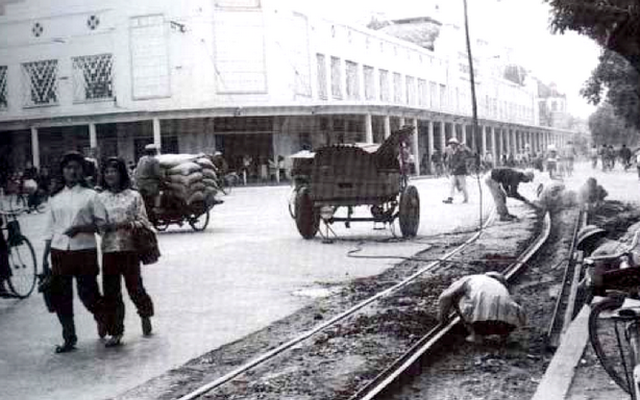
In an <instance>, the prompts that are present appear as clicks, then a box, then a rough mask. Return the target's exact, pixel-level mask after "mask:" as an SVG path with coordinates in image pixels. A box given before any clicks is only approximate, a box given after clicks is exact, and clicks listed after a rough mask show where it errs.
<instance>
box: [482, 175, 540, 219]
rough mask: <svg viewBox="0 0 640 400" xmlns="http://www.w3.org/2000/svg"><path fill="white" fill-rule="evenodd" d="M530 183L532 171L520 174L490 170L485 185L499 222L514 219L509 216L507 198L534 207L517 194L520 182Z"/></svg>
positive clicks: (512, 216)
mask: <svg viewBox="0 0 640 400" xmlns="http://www.w3.org/2000/svg"><path fill="white" fill-rule="evenodd" d="M531 181H533V171H527V172H520V171H517V170H515V169H511V168H494V169H493V170H491V173H490V174H489V176H488V177H487V179H486V180H485V183H486V184H487V186H488V187H489V191H491V195H492V196H493V201H494V202H495V204H496V211H497V212H498V215H499V216H500V221H513V220H514V219H516V217H515V216H514V215H511V214H509V210H508V209H507V197H511V198H514V199H518V200H520V201H522V202H524V203H525V204H528V205H530V206H532V207H536V206H535V205H534V204H533V203H532V202H530V201H529V200H527V199H526V198H524V197H523V196H522V195H520V193H518V185H519V184H520V182H531Z"/></svg>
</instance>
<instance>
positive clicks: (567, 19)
mask: <svg viewBox="0 0 640 400" xmlns="http://www.w3.org/2000/svg"><path fill="white" fill-rule="evenodd" d="M545 2H547V3H549V4H550V5H551V7H552V19H551V28H552V29H553V31H554V32H560V33H564V32H565V31H567V30H571V31H575V32H578V33H580V34H582V35H586V36H588V37H590V38H592V39H594V40H595V41H596V42H598V44H600V45H601V46H602V47H604V48H606V49H608V50H611V51H614V52H616V53H618V54H620V55H621V56H622V57H624V58H625V59H626V60H627V61H629V64H630V65H631V66H632V67H633V68H634V69H635V70H636V71H638V72H640V2H638V1H637V0H545Z"/></svg>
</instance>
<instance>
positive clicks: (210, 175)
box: [200, 168, 218, 180]
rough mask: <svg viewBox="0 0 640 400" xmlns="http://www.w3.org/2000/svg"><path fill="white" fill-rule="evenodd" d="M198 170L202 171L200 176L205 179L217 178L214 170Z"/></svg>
mask: <svg viewBox="0 0 640 400" xmlns="http://www.w3.org/2000/svg"><path fill="white" fill-rule="evenodd" d="M200 172H201V173H202V176H203V177H204V178H205V179H212V180H216V179H218V175H217V174H216V171H214V170H213V169H209V168H203V169H202V171H200Z"/></svg>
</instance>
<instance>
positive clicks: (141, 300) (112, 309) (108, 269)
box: [102, 251, 153, 336]
mask: <svg viewBox="0 0 640 400" xmlns="http://www.w3.org/2000/svg"><path fill="white" fill-rule="evenodd" d="M121 277H122V278H124V284H125V286H126V287H127V292H128V293H129V298H130V299H131V301H132V302H133V304H134V305H135V306H136V308H137V309H138V315H140V317H151V316H153V302H152V301H151V297H150V296H149V294H148V293H147V291H146V290H145V288H144V286H143V284H142V276H141V275H140V261H139V259H138V255H137V253H135V252H133V251H123V252H116V253H104V254H103V255H102V290H103V291H104V300H105V309H106V314H105V316H106V323H107V331H108V333H109V334H110V335H112V336H114V335H122V334H123V333H124V315H125V309H124V302H123V301H122V288H121V282H122V280H121Z"/></svg>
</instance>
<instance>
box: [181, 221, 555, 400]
mask: <svg viewBox="0 0 640 400" xmlns="http://www.w3.org/2000/svg"><path fill="white" fill-rule="evenodd" d="M492 219H493V218H489V219H488V220H487V221H486V225H489V224H490V223H491V222H492ZM550 228H551V223H550V217H549V215H548V214H547V215H545V217H544V221H543V227H542V229H541V233H540V234H539V235H538V237H537V238H536V239H535V240H534V242H533V243H532V244H531V245H529V247H528V248H527V249H526V250H525V251H524V252H522V253H521V254H520V255H519V256H518V257H517V258H516V260H515V261H514V262H512V263H511V264H510V265H509V266H508V267H507V268H506V269H505V270H504V271H503V273H504V274H505V277H506V278H507V280H511V279H513V277H514V276H515V275H516V274H517V273H518V271H519V270H520V269H521V268H522V267H523V266H524V265H525V264H526V263H527V261H528V260H529V259H530V258H531V257H532V256H533V255H534V254H535V253H536V251H537V250H538V249H539V248H540V247H541V246H542V245H543V244H544V243H545V241H546V240H547V238H548V237H549V233H550ZM482 232H483V231H479V232H477V233H475V234H474V235H473V236H471V237H470V238H469V239H468V240H467V241H466V242H464V243H463V244H462V245H460V246H458V247H457V248H455V249H454V250H452V251H450V252H449V253H447V254H446V255H444V256H443V257H441V258H440V259H439V260H437V261H433V262H430V263H429V264H428V265H427V266H425V267H424V268H422V269H420V270H419V271H417V272H416V273H414V274H412V275H411V276H410V277H408V278H406V279H405V280H403V281H402V282H400V283H397V284H396V285H394V286H392V287H390V288H388V289H386V290H384V291H382V292H379V293H377V294H376V295H374V296H372V297H370V298H368V299H366V300H364V301H362V302H360V303H358V304H357V305H355V306H353V307H352V308H350V309H349V310H347V311H345V312H343V313H341V314H339V315H337V316H335V317H333V318H332V319H330V320H328V321H327V322H325V323H323V324H321V325H318V326H316V327H314V328H313V329H311V330H309V331H307V332H305V333H303V334H301V335H299V336H298V337H296V338H294V339H292V340H290V341H288V342H286V343H284V344H282V345H280V346H278V347H277V348H274V349H273V350H271V351H269V352H267V353H264V354H262V355H260V356H259V357H256V358H254V359H253V360H251V361H249V362H248V363H246V364H244V365H242V366H240V367H238V368H236V369H234V370H233V371H231V372H229V373H227V374H225V375H224V376H222V377H220V378H217V379H215V380H214V381H211V382H209V383H207V384H205V385H203V386H201V387H199V388H197V389H196V390H193V391H192V392H190V393H188V394H185V395H183V396H182V397H179V399H178V400H193V399H198V398H201V397H203V396H204V395H205V394H207V393H210V392H212V391H214V390H216V389H218V388H220V387H221V386H223V385H225V384H226V383H228V382H230V381H232V380H234V379H235V378H236V377H238V376H239V375H241V374H245V373H248V372H249V371H250V370H252V369H254V368H256V367H258V366H260V365H263V364H265V363H267V362H268V361H269V360H271V359H273V358H275V357H276V356H278V355H280V354H282V353H284V352H286V351H288V350H289V349H291V348H293V347H295V346H297V345H298V344H300V343H301V342H302V341H305V340H307V339H309V338H310V337H312V336H314V335H316V334H318V333H320V332H322V331H324V330H326V329H327V328H329V327H331V326H335V325H336V324H338V323H339V322H340V321H342V320H344V319H346V318H348V317H350V316H352V315H354V314H355V313H356V312H358V311H360V310H361V309H362V308H364V307H366V306H367V305H369V304H371V303H373V302H375V301H378V300H381V299H383V298H386V297H388V296H389V295H390V294H391V293H393V292H396V291H398V290H399V289H401V288H403V287H405V286H407V285H409V284H410V283H411V282H413V281H414V280H416V279H417V278H418V277H420V276H421V275H423V274H425V273H426V272H429V271H435V270H437V269H438V268H439V267H441V265H442V264H446V263H447V262H451V261H452V260H451V259H452V257H453V256H454V255H456V254H458V253H460V252H462V250H464V249H465V248H466V247H467V246H469V245H470V244H471V243H473V242H474V241H475V240H477V239H478V238H479V237H480V235H481V234H482ZM459 322H460V321H459V318H458V317H456V316H454V315H452V316H451V318H450V319H449V322H448V323H446V324H440V325H438V326H436V327H435V328H433V329H431V330H430V331H429V332H428V333H427V334H426V335H424V336H423V337H422V338H421V339H419V340H418V341H416V342H415V343H414V344H413V345H412V346H411V348H410V349H409V350H408V351H406V352H405V353H404V354H402V355H401V356H400V357H398V358H397V359H396V360H395V361H393V362H391V363H390V364H389V367H387V368H386V369H385V370H384V371H383V372H382V373H380V374H379V375H377V376H376V377H375V378H373V379H370V380H369V381H368V382H366V383H364V385H359V388H358V389H356V390H354V391H357V392H356V394H354V395H353V396H352V397H351V398H350V399H352V400H360V399H372V398H374V397H375V396H376V395H377V394H378V393H380V392H382V391H383V390H384V389H385V388H386V387H387V386H388V385H390V384H391V383H392V382H394V381H395V380H396V379H397V378H398V377H399V376H401V375H402V374H403V373H404V372H405V371H406V370H407V369H408V368H409V367H410V366H412V365H413V364H414V363H415V362H416V361H417V360H418V359H420V357H421V356H422V355H424V354H425V353H427V352H428V351H429V350H431V349H433V348H435V346H437V345H438V344H439V342H440V340H441V339H443V338H444V337H445V336H446V335H447V334H448V333H449V332H450V331H451V330H452V329H453V327H454V326H455V325H457V324H458V323H459Z"/></svg>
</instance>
